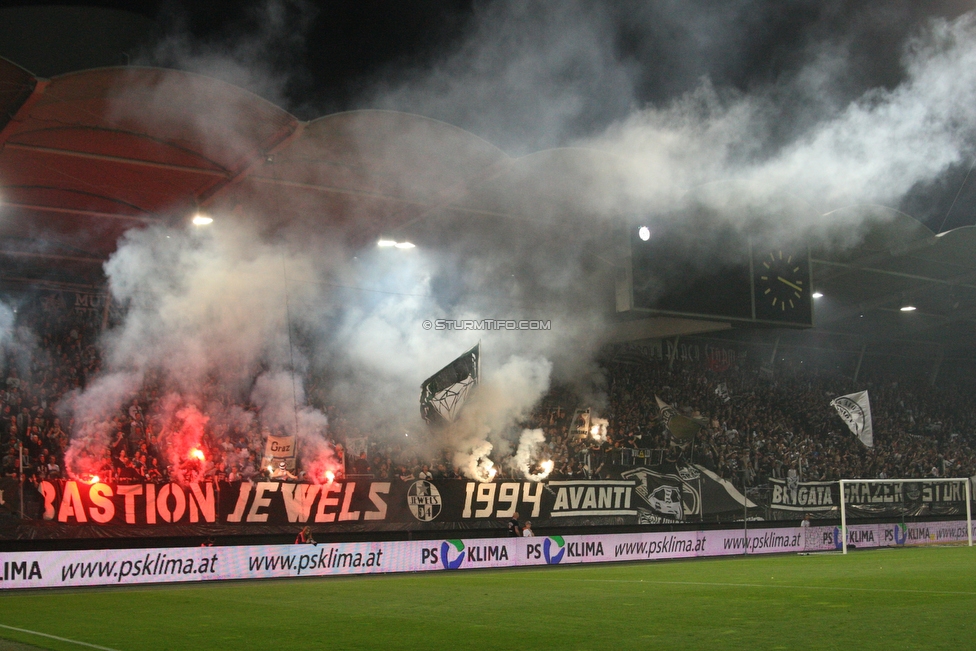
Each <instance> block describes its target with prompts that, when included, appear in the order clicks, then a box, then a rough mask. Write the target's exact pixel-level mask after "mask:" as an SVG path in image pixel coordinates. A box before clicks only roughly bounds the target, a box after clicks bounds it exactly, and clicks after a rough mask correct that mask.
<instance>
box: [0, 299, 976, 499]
mask: <svg viewBox="0 0 976 651" xmlns="http://www.w3.org/2000/svg"><path fill="white" fill-rule="evenodd" d="M101 327H102V324H101V317H100V315H98V314H87V313H86V314H80V315H75V316H74V317H72V318H68V319H66V318H64V317H63V315H61V314H57V315H55V314H50V313H46V312H44V311H38V312H36V313H32V314H30V315H19V318H18V323H17V325H16V327H14V328H13V329H12V330H11V334H10V336H9V337H7V339H6V340H5V341H4V342H3V344H2V351H0V353H2V375H0V451H2V473H3V475H5V476H8V477H21V476H22V477H23V478H24V481H25V482H31V483H35V484H36V483H38V482H40V481H42V480H44V479H58V478H65V477H66V476H67V475H68V474H69V473H68V470H67V469H66V466H65V453H66V451H67V450H68V446H69V440H70V433H71V432H72V431H73V430H74V429H77V428H78V427H79V423H75V422H71V421H68V422H65V420H64V418H67V417H66V416H63V412H60V411H59V405H61V404H63V403H64V401H65V399H66V398H67V397H68V396H70V394H71V392H73V391H76V390H79V389H81V388H83V387H85V386H86V384H87V383H88V382H89V381H90V379H91V378H92V377H94V375H95V374H96V373H97V372H98V371H99V368H100V363H101V362H100V356H99V348H98V335H99V332H100V330H101ZM604 370H605V375H606V379H607V384H606V392H605V396H604V398H603V399H602V400H601V401H600V402H601V403H602V404H593V405H584V404H583V403H582V402H581V400H580V399H579V398H578V397H577V396H576V395H575V394H574V392H573V391H572V390H571V389H569V388H567V387H554V388H553V389H552V390H550V392H549V393H548V395H546V396H545V398H544V399H543V400H542V401H540V403H539V404H538V405H537V406H536V408H535V409H534V410H533V411H532V413H531V414H528V415H527V416H526V417H525V418H524V419H523V421H522V422H521V423H519V424H518V428H516V430H514V433H515V434H517V433H518V431H519V430H521V429H541V430H542V431H543V432H544V434H545V441H544V442H543V443H542V444H540V445H539V446H538V447H537V448H536V449H535V451H534V457H533V458H534V461H535V462H537V463H538V462H541V461H543V460H551V461H552V462H553V470H552V473H551V477H552V478H585V477H594V476H596V477H603V478H606V477H610V476H613V475H614V474H615V473H617V472H620V471H621V470H622V469H625V468H626V467H627V466H629V465H634V464H636V463H644V464H653V463H660V462H662V461H678V460H683V461H686V462H692V463H699V464H702V465H704V466H705V467H707V468H709V469H711V470H713V471H714V472H716V473H717V474H718V475H720V476H723V477H726V478H729V479H730V480H731V481H733V482H735V483H737V484H741V482H743V481H744V482H746V484H747V485H749V486H755V485H760V484H762V483H764V482H766V481H767V480H768V479H769V478H797V479H800V480H833V479H839V478H845V477H846V478H899V477H903V478H909V477H913V478H914V477H949V476H956V477H960V476H972V475H974V474H976V453H974V448H976V446H974V436H976V391H973V390H971V389H972V387H969V386H968V385H965V384H960V383H955V382H946V383H942V384H939V385H937V386H933V385H932V384H931V383H930V382H929V381H928V379H927V378H926V377H921V376H919V377H911V376H907V375H898V376H897V377H886V376H879V377H865V378H864V379H863V381H862V382H859V386H857V387H854V386H852V381H851V379H850V378H849V377H845V376H844V375H842V374H841V373H839V372H836V371H835V372H831V373H826V372H822V371H821V372H812V371H810V370H808V369H803V368H802V367H801V366H791V365H787V364H784V365H782V366H781V367H777V368H776V370H775V374H773V373H772V372H771V371H770V369H769V368H763V367H761V366H760V365H758V364H755V363H752V360H747V359H745V358H742V359H740V360H739V361H738V362H737V363H734V364H730V365H728V367H727V368H723V369H722V370H715V369H714V368H711V367H710V366H709V365H708V364H705V363H700V362H680V361H676V360H674V361H673V360H668V359H656V360H655V359H651V358H648V359H643V360H641V361H639V362H637V363H635V362H634V361H633V360H627V361H626V362H624V361H605V362H604ZM309 382H310V383H311V386H309V391H308V395H309V396H310V401H311V402H312V403H313V406H315V407H316V408H318V409H320V410H321V411H322V412H323V413H325V414H326V416H327V417H328V419H329V428H328V433H327V436H328V437H329V439H330V442H329V445H331V446H332V447H333V449H334V451H335V455H336V458H337V459H339V460H340V462H341V464H342V466H344V472H345V474H346V475H371V476H372V477H374V478H376V479H395V478H399V479H401V480H410V479H430V478H433V479H437V478H455V477H459V476H461V471H460V470H459V468H457V467H455V463H454V460H453V458H452V455H451V453H450V452H449V451H444V452H442V453H441V454H439V455H430V454H429V453H425V454H423V455H421V454H419V453H418V449H419V448H417V447H412V446H411V445H408V444H407V443H406V441H404V442H403V443H396V444H394V443H391V442H390V439H389V438H386V437H381V436H376V437H370V436H368V435H366V433H364V432H361V431H358V430H357V429H356V428H355V427H354V425H353V424H352V423H350V422H349V421H348V420H347V419H346V418H344V416H343V414H342V411H341V409H339V408H337V407H336V406H335V405H328V404H314V403H315V402H316V400H317V399H319V398H320V397H321V396H322V394H323V392H322V391H320V390H319V389H318V388H317V387H316V386H314V381H311V380H309ZM863 388H867V389H869V392H870V397H871V408H872V415H873V424H874V447H872V448H868V447H866V446H864V445H863V444H862V443H861V442H860V441H859V440H858V439H857V438H856V437H855V436H853V435H852V434H851V433H850V431H849V430H848V429H847V427H846V426H845V424H844V422H843V421H842V420H841V419H840V417H839V416H838V415H837V414H836V412H835V411H834V410H833V409H832V408H831V407H830V406H829V402H830V400H831V399H832V398H835V397H837V396H838V395H842V394H844V393H849V392H852V391H854V390H855V389H863ZM161 395H162V393H161V392H160V390H159V387H158V386H157V385H154V383H153V382H152V381H149V382H146V383H145V386H144V387H143V389H142V390H141V391H140V392H139V393H138V395H136V396H135V397H134V398H132V399H131V400H130V401H128V402H127V404H125V405H124V406H123V408H121V409H119V411H118V413H117V414H116V415H115V417H114V420H112V423H111V424H112V427H111V429H112V432H113V434H112V435H111V437H110V439H111V440H110V441H109V442H108V443H107V444H103V445H107V449H105V450H102V451H101V454H102V458H103V459H104V463H103V465H102V466H101V467H100V469H99V474H100V475H101V476H102V477H103V480H108V481H118V482H146V481H149V482H165V481H177V482H180V481H191V480H214V481H235V480H249V479H254V478H256V477H260V476H262V475H263V476H267V474H268V473H269V472H273V471H274V470H275V469H273V468H268V467H266V466H265V463H264V462H263V461H262V456H263V454H264V445H265V439H266V436H267V435H268V434H269V430H268V429H267V428H266V427H261V426H260V425H259V424H258V423H259V419H258V418H257V417H255V418H253V419H251V420H249V421H246V422H249V423H250V426H248V427H233V426H226V425H221V424H220V423H216V422H212V423H210V424H208V425H207V426H206V427H205V432H204V436H203V438H202V439H201V441H200V447H201V448H202V453H203V454H202V459H183V460H179V461H176V462H174V460H173V458H172V457H171V456H167V454H166V453H165V450H164V448H165V445H166V440H167V439H166V437H167V427H168V426H169V424H167V423H166V422H162V421H161V420H160V419H159V418H156V417H154V414H157V413H159V412H160V410H158V409H156V404H155V403H156V402H157V401H159V400H161V398H160V396H161ZM211 397H213V396H211ZM317 397H318V398H317ZM222 399H223V400H224V401H225V402H226V400H228V399H229V397H228V396H223V397H222ZM658 399H660V400H661V401H663V402H664V403H667V404H669V405H672V406H673V407H674V408H675V410H676V412H678V413H680V414H683V415H686V416H688V417H690V418H692V419H694V420H695V422H698V423H700V424H701V429H700V430H699V431H698V432H697V434H695V435H694V438H693V440H689V441H684V442H681V444H680V445H679V444H678V443H679V442H677V441H675V440H673V439H672V438H671V435H670V433H669V431H668V430H667V428H666V427H665V426H664V423H663V422H662V419H661V411H660V409H659V403H658ZM238 406H239V408H240V410H241V412H242V413H251V414H254V415H255V416H256V415H257V410H256V408H255V407H254V405H251V404H247V403H246V402H242V403H241V404H239V405H238ZM584 407H586V408H587V411H586V412H584V409H583V408H584ZM597 417H599V418H602V419H606V426H605V428H603V429H600V428H597V429H598V430H599V432H598V436H594V435H593V434H592V433H591V430H590V427H589V426H590V425H592V423H595V422H598V421H596V420H588V419H589V418H592V419H596V418H597ZM600 422H602V421H600ZM271 433H276V432H271ZM21 450H22V451H23V452H22V453H21ZM91 453H92V454H94V456H96V457H97V456H99V451H97V450H96V451H93V452H91ZM496 469H497V471H498V475H497V476H498V477H499V478H502V477H519V476H520V474H521V472H522V471H520V470H519V469H517V468H515V467H511V466H508V465H506V464H497V465H496ZM538 470H539V467H538V466H536V467H535V468H532V469H531V471H532V472H533V474H535V473H537V472H538ZM342 472H343V469H342V468H340V469H339V471H338V472H337V475H341V473H342ZM279 478H280V477H279ZM286 478H287V479H298V480H301V479H303V478H304V477H303V470H302V469H301V468H297V469H295V473H294V474H293V473H287V477H286Z"/></svg>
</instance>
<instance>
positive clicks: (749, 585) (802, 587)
mask: <svg viewBox="0 0 976 651" xmlns="http://www.w3.org/2000/svg"><path fill="white" fill-rule="evenodd" d="M550 580H554V581H567V582H572V581H582V582H592V583H651V584H654V585H697V586H706V587H707V586H712V587H722V588H788V589H790V590H841V591H843V590H848V591H852V592H904V593H908V594H946V595H969V596H976V592H964V591H961V590H956V591H954V590H906V589H900V588H854V587H844V586H838V585H783V584H767V583H711V582H707V581H655V580H653V579H650V580H643V579H572V578H568V577H551V578H550Z"/></svg>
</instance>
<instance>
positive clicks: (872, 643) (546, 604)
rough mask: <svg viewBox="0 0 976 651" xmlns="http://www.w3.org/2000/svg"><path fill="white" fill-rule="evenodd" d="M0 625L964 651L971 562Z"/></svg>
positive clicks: (39, 611)
mask: <svg viewBox="0 0 976 651" xmlns="http://www.w3.org/2000/svg"><path fill="white" fill-rule="evenodd" d="M0 624H2V625H3V626H5V627H16V628H22V629H28V630H31V631H36V632H41V633H45V634H48V635H52V636H57V637H61V638H65V640H71V641H60V640H57V639H54V638H51V637H42V636H38V635H35V634H31V633H20V632H17V631H13V630H11V629H10V628H0V638H6V639H9V640H15V641H18V642H22V643H27V644H30V645H33V646H34V647H39V648H44V649H65V650H71V651H78V650H79V649H86V648H88V649H90V648H93V647H92V646H90V645H95V647H96V648H97V647H103V648H108V649H117V650H119V651H129V650H147V651H151V650H163V649H174V650H187V649H191V650H192V649H227V650H228V651H246V650H249V649H255V650H258V649H260V650H261V651H268V650H277V649H335V650H339V649H395V650H403V649H425V650H427V651H432V650H439V649H476V650H478V651H487V650H489V649H516V650H519V651H528V650H532V649H598V650H604V649H608V650H617V649H748V650H750V651H752V650H757V649H818V650H819V649H844V650H849V649H964V648H968V647H971V646H972V644H973V643H974V642H976V549H972V548H969V547H930V548H915V549H891V550H873V551H857V552H855V553H851V554H849V555H847V556H840V555H837V554H823V555H810V556H795V555H789V556H786V555H784V556H770V557H762V556H754V557H747V558H743V557H737V558H726V559H710V560H697V561H677V562H655V563H621V564H606V565H589V566H554V567H544V568H538V569H520V570H497V571H458V572H445V571H440V572H429V573H424V574H411V575H387V576H374V577H349V578H313V579H292V580H267V581H247V582H228V583H220V584H205V585H177V586H155V587H132V588H97V589H96V588H93V589H70V590H68V589H66V590H56V591H32V592H14V591H7V592H6V593H4V594H2V595H0ZM76 642H84V643H86V644H87V645H89V646H82V645H79V644H77V643H76ZM5 644H6V643H5V642H3V641H0V649H4V648H25V647H20V646H6V647H5V646H4V645H5Z"/></svg>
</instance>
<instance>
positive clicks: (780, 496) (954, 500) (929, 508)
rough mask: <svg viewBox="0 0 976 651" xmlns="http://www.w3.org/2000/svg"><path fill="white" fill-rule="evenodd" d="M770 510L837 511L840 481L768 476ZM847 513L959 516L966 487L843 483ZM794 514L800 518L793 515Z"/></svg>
mask: <svg viewBox="0 0 976 651" xmlns="http://www.w3.org/2000/svg"><path fill="white" fill-rule="evenodd" d="M769 482H770V485H771V487H772V491H771V493H770V499H769V506H770V509H771V510H772V511H774V512H775V511H780V512H790V513H793V514H800V513H811V514H814V515H816V514H834V515H838V514H839V513H840V484H838V483H837V482H836V481H833V482H827V481H824V482H815V481H814V482H803V481H799V482H790V481H789V480H785V479H770V480H769ZM845 492H846V493H847V496H846V503H847V507H846V510H847V512H848V513H850V514H852V515H854V516H861V517H871V516H886V517H887V516H902V515H910V516H916V515H958V514H960V513H965V512H966V486H965V484H964V483H963V482H962V481H958V482H925V481H922V482H911V483H899V482H882V483H871V484H846V486H845ZM793 517H799V516H798V515H794V516H793Z"/></svg>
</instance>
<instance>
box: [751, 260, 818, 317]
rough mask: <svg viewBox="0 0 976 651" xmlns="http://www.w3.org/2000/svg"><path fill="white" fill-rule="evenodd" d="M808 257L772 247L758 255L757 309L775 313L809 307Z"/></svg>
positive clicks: (785, 313)
mask: <svg viewBox="0 0 976 651" xmlns="http://www.w3.org/2000/svg"><path fill="white" fill-rule="evenodd" d="M807 264H808V263H807V260H806V258H805V257H803V256H799V255H796V254H792V253H790V252H788V251H782V250H780V249H774V250H773V251H770V252H769V253H767V254H766V255H765V257H762V258H759V259H758V266H757V267H756V310H757V312H760V311H761V312H763V313H764V314H767V315H770V316H774V315H776V314H780V315H783V316H785V315H787V314H788V313H792V312H793V311H795V310H801V311H803V310H804V309H805V308H809V304H810V288H809V271H808V266H807Z"/></svg>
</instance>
